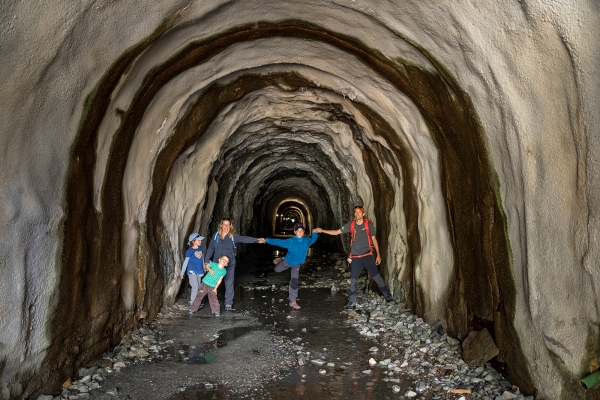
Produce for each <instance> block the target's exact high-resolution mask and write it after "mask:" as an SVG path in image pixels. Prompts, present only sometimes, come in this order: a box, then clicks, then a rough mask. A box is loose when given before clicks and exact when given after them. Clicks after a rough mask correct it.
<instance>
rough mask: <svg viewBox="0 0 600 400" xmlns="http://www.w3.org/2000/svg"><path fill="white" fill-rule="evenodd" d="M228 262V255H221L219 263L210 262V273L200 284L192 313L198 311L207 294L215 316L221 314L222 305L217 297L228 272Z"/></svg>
mask: <svg viewBox="0 0 600 400" xmlns="http://www.w3.org/2000/svg"><path fill="white" fill-rule="evenodd" d="M227 264H229V257H227V256H221V258H219V263H218V264H217V263H216V262H211V263H210V266H209V267H208V272H210V273H209V274H208V275H206V276H205V277H204V279H203V280H202V283H201V284H200V289H199V290H198V294H197V295H196V299H195V300H194V302H193V303H192V306H191V307H190V314H193V313H195V312H196V311H198V307H199V306H200V302H202V300H203V299H204V297H205V296H208V303H209V304H210V310H211V311H212V313H213V314H215V317H219V316H220V315H221V305H220V304H219V299H217V289H218V288H219V285H220V284H221V281H223V277H224V276H225V274H226V273H227V270H226V269H225V267H226V266H227Z"/></svg>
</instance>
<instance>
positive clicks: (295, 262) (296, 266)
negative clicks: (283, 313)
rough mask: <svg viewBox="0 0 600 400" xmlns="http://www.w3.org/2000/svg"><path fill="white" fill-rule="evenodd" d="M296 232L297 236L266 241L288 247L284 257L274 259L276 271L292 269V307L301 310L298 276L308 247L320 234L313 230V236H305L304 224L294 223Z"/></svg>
mask: <svg viewBox="0 0 600 400" xmlns="http://www.w3.org/2000/svg"><path fill="white" fill-rule="evenodd" d="M294 234H295V235H296V236H294V237H292V238H289V239H269V238H267V239H265V243H268V244H272V245H275V246H279V247H283V248H285V249H288V253H287V254H286V255H285V257H284V258H276V259H275V260H273V263H274V264H275V272H281V271H285V270H286V269H288V268H291V269H292V276H291V279H290V287H289V294H290V307H292V308H293V309H294V310H299V309H300V306H299V305H298V303H297V302H296V298H297V297H298V276H299V275H300V266H301V265H302V263H304V260H306V254H307V253H308V248H309V247H310V246H311V245H312V244H313V243H314V242H316V241H317V239H318V238H319V235H318V234H317V232H315V231H314V230H313V233H312V237H310V238H307V237H304V225H302V224H301V223H297V224H296V225H294Z"/></svg>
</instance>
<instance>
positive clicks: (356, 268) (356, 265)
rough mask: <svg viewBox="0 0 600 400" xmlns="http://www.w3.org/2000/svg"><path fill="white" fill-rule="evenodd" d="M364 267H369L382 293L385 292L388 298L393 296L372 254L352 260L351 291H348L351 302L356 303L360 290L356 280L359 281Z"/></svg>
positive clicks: (368, 269)
mask: <svg viewBox="0 0 600 400" xmlns="http://www.w3.org/2000/svg"><path fill="white" fill-rule="evenodd" d="M363 267H365V268H366V269H367V272H368V273H369V275H371V277H372V278H373V280H374V281H375V283H377V286H379V290H381V293H383V295H384V296H385V297H386V298H388V297H391V296H392V294H391V293H390V289H388V287H387V286H386V284H385V282H384V281H383V277H382V276H381V275H380V274H379V270H378V269H377V264H375V258H374V257H373V255H372V254H371V255H368V256H365V257H361V258H353V259H352V262H351V263H350V291H349V292H348V296H349V297H350V303H356V295H357V292H358V290H357V288H356V286H357V285H356V282H357V281H358V276H359V275H360V273H361V271H362V269H363Z"/></svg>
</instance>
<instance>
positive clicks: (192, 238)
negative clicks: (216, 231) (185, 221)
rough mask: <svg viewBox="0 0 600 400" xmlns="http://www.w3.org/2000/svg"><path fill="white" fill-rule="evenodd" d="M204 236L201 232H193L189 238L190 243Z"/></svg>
mask: <svg viewBox="0 0 600 400" xmlns="http://www.w3.org/2000/svg"><path fill="white" fill-rule="evenodd" d="M202 239H204V236H200V234H199V233H192V234H191V235H190V237H189V238H188V244H190V243H192V242H193V241H194V240H202Z"/></svg>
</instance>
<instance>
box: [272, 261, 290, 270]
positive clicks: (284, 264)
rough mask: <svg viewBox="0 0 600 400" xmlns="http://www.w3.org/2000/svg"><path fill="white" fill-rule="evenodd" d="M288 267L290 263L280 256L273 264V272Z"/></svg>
mask: <svg viewBox="0 0 600 400" xmlns="http://www.w3.org/2000/svg"><path fill="white" fill-rule="evenodd" d="M288 268H290V265H289V264H288V263H287V261H285V258H280V259H279V261H278V262H277V264H275V272H282V271H285V270H286V269H288Z"/></svg>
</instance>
